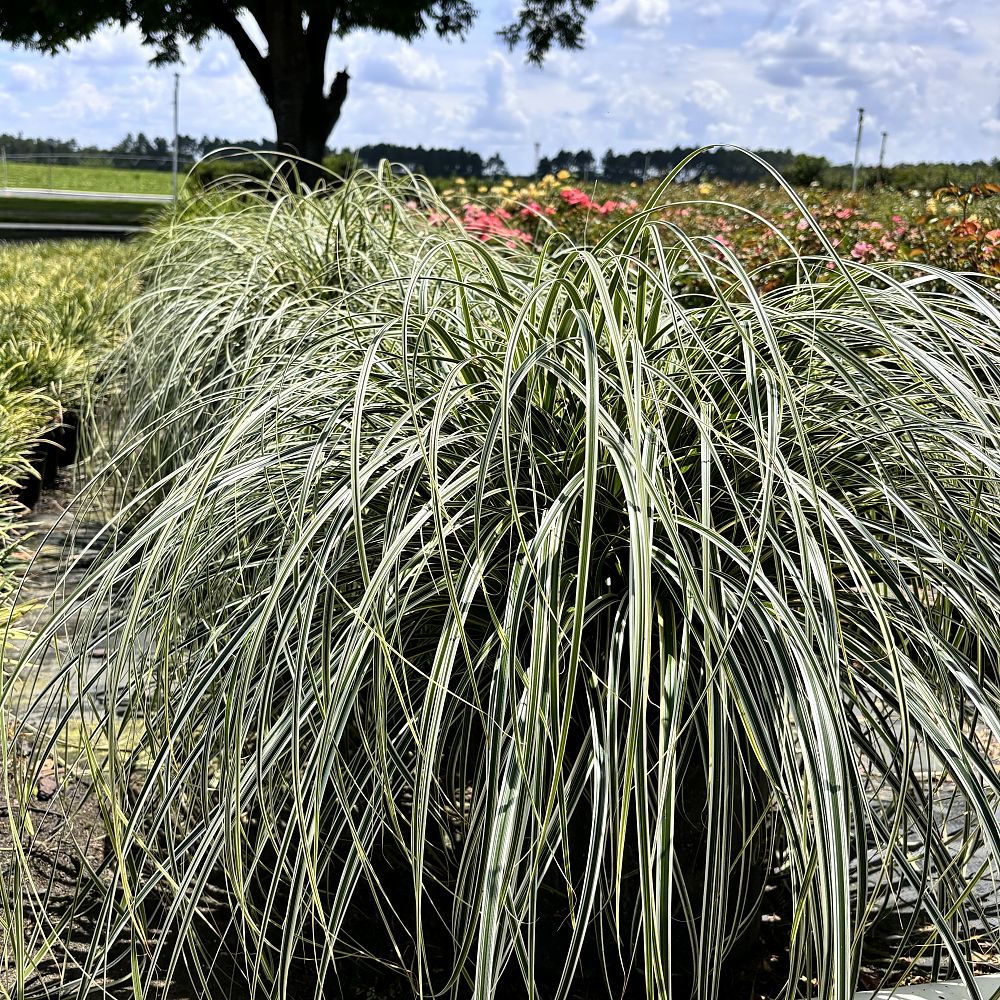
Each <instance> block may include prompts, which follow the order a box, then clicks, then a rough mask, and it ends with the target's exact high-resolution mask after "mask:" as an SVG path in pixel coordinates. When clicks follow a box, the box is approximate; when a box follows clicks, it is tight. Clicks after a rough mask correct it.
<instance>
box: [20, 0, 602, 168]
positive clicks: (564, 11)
mask: <svg viewBox="0 0 1000 1000" xmlns="http://www.w3.org/2000/svg"><path fill="white" fill-rule="evenodd" d="M595 3H596V0H522V4H521V6H520V8H519V10H518V12H517V16H516V18H515V19H514V21H513V22H512V23H510V24H508V25H507V26H505V27H504V28H503V29H502V30H501V31H500V35H501V37H502V38H503V39H504V41H505V42H506V43H507V44H508V45H509V46H511V47H513V46H515V45H517V44H518V43H520V42H524V43H525V45H526V49H527V57H528V59H529V60H531V61H532V62H535V63H539V64H540V63H541V61H542V59H543V58H544V56H545V54H546V52H547V51H548V50H549V49H550V48H551V47H552V46H553V45H559V46H562V47H564V48H579V46H580V45H581V43H582V39H583V25H584V19H585V17H586V15H587V13H588V12H589V11H590V10H592V9H593V7H594V5H595ZM477 14H478V10H477V9H476V7H475V6H474V5H473V3H472V2H471V0H301V2H291V0H289V2H284V0H243V2H240V0H171V2H169V3H167V2H163V0H160V2H156V0H87V3H86V4H78V3H73V2H68V0H28V2H25V0H0V39H2V40H4V41H7V42H11V43H13V44H15V45H24V46H27V47H30V48H34V49H39V50H41V51H43V52H50V53H53V54H55V53H57V52H59V51H61V50H62V49H64V48H65V47H66V46H67V45H68V44H69V43H70V42H73V41H77V40H79V39H82V38H88V37H90V36H91V35H92V34H93V33H94V32H95V31H97V30H98V29H99V28H101V27H103V26H105V25H108V24H119V25H121V26H122V27H124V26H126V25H128V24H137V25H138V26H139V29H140V31H141V32H142V37H143V40H144V42H145V43H146V44H147V45H149V46H151V47H152V49H153V50H154V56H153V61H154V62H155V63H158V64H163V63H170V62H175V61H177V60H178V59H179V58H180V46H181V43H182V42H189V43H191V44H193V45H199V44H200V43H201V42H203V41H204V39H205V38H206V37H207V36H208V35H209V34H210V33H211V32H213V31H218V32H221V33H222V34H224V35H226V36H228V37H229V38H230V39H231V40H232V42H233V44H234V45H235V46H236V50H237V51H238V52H239V54H240V58H241V59H242V60H243V62H244V63H245V64H246V66H247V69H249V71H250V73H251V74H252V76H253V78H254V80H256V81H257V85H258V86H259V87H260V92H261V94H263V96H264V100H265V101H266V102H267V106H268V107H269V108H270V109H271V113H272V114H273V115H274V124H275V129H276V137H277V141H278V145H279V148H282V149H287V150H290V151H294V152H295V153H297V154H299V155H301V156H303V157H305V158H306V159H308V160H313V161H316V162H318V161H319V160H321V159H322V156H323V151H324V149H325V146H326V141H327V139H328V138H329V136H330V133H331V132H332V131H333V127H334V125H336V123H337V119H338V118H339V117H340V111H341V108H342V107H343V104H344V100H345V99H346V97H347V82H348V79H349V77H348V72H347V69H346V68H345V69H342V70H339V71H338V72H337V73H335V74H334V76H333V79H332V80H330V81H328V80H327V78H326V72H325V69H326V55H327V48H328V46H329V44H330V39H331V38H334V37H337V38H343V37H344V36H345V35H348V34H350V33H351V32H354V31H360V30H364V29H369V30H373V31H378V32H385V33H387V34H391V35H396V36H398V37H399V38H404V39H406V40H408V41H409V40H412V39H414V38H417V37H419V36H420V35H422V34H423V33H424V32H426V31H428V30H431V29H433V30H434V31H436V32H437V33H438V34H439V35H441V36H442V37H444V38H462V37H463V36H464V35H465V33H466V32H467V31H468V29H469V27H470V26H471V25H472V22H473V21H474V20H475V18H476V16H477ZM252 24H255V25H256V26H257V28H258V29H259V34H260V36H262V37H263V40H264V46H263V47H262V46H260V45H258V43H257V41H256V40H255V35H256V34H257V33H256V32H254V31H252V30H248V28H250V27H251V25H252ZM387 138H388V137H387Z"/></svg>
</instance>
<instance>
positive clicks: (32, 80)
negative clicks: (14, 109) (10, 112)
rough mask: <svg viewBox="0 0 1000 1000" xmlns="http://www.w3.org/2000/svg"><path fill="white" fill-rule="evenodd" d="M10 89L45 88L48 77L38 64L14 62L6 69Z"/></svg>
mask: <svg viewBox="0 0 1000 1000" xmlns="http://www.w3.org/2000/svg"><path fill="white" fill-rule="evenodd" d="M7 72H8V75H9V78H10V81H11V84H12V87H11V89H12V90H31V91H38V90H45V89H46V87H48V85H49V77H48V76H47V75H46V73H45V72H44V71H43V70H42V69H41V68H40V67H38V66H29V65H27V64H26V63H14V65H13V66H10V67H9V68H8V70H7Z"/></svg>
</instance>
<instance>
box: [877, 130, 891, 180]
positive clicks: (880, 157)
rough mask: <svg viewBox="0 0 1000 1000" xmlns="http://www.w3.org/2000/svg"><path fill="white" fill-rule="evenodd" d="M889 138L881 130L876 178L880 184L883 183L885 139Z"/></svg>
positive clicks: (886, 133) (887, 134)
mask: <svg viewBox="0 0 1000 1000" xmlns="http://www.w3.org/2000/svg"><path fill="white" fill-rule="evenodd" d="M888 138H889V133H888V132H885V131H883V132H882V145H881V146H880V147H879V151H878V179H879V183H880V184H884V183H885V140H886V139H888Z"/></svg>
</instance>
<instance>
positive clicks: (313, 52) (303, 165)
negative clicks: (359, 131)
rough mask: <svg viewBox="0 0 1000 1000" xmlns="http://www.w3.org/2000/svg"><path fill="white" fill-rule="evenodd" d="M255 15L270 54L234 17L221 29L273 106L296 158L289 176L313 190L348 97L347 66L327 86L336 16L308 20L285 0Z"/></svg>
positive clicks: (282, 146) (281, 135)
mask: <svg viewBox="0 0 1000 1000" xmlns="http://www.w3.org/2000/svg"><path fill="white" fill-rule="evenodd" d="M254 16H255V19H256V21H257V23H258V26H259V27H260V29H261V32H262V33H263V35H264V38H265V39H266V40H267V54H266V55H265V54H263V53H261V52H260V51H259V50H258V48H257V46H256V45H255V44H254V42H253V41H252V40H251V39H250V37H249V36H248V35H247V33H246V31H245V30H244V29H243V27H242V25H241V24H240V23H239V21H238V20H237V19H236V18H235V16H232V17H229V18H228V19H220V23H219V27H220V28H221V29H222V30H223V31H225V32H226V34H228V35H229V36H230V38H232V40H233V42H234V43H235V44H236V48H237V50H238V51H239V53H240V58H242V60H243V62H244V63H246V65H247V68H248V69H249V70H250V72H251V74H252V75H253V77H254V80H256V82H257V85H258V86H259V87H260V90H261V93H262V94H263V96H264V100H265V101H266V102H267V106H268V107H269V108H270V109H271V114H272V115H273V116H274V125H275V129H276V132H277V135H276V138H277V148H278V150H279V151H281V152H283V153H288V154H290V156H291V157H294V158H295V159H293V160H292V161H291V162H292V164H293V169H292V170H290V171H289V172H288V177H289V179H290V180H292V181H293V182H297V183H298V184H301V185H302V186H303V187H309V188H313V187H315V185H316V183H317V181H319V179H320V178H321V177H322V176H323V172H322V169H321V164H322V162H323V154H324V153H325V151H326V140H327V139H328V138H329V136H330V133H331V132H332V131H333V127H334V125H336V124H337V120H338V119H339V118H340V109H341V108H342V107H343V104H344V101H345V99H346V98H347V82H348V80H349V76H348V74H347V70H340V71H339V72H338V73H337V74H336V75H335V76H334V78H333V83H332V84H331V85H330V88H329V90H327V89H326V87H325V81H324V73H325V63H326V50H327V45H328V43H329V41H330V34H331V32H332V30H333V16H332V15H329V14H328V15H322V14H317V15H315V16H314V17H311V18H310V19H309V20H308V23H304V21H303V17H302V11H301V7H299V5H297V4H288V3H284V2H261V3H259V4H258V5H257V9H256V11H255V15H254Z"/></svg>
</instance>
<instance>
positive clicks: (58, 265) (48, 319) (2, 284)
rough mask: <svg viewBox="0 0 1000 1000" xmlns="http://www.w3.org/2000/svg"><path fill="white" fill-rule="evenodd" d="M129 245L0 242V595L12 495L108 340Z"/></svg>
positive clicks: (5, 578)
mask: <svg viewBox="0 0 1000 1000" xmlns="http://www.w3.org/2000/svg"><path fill="white" fill-rule="evenodd" d="M130 256H131V250H130V248H129V247H127V246H125V245H122V244H113V243H101V244H95V243H85V242H66V243H48V244H42V243H40V244H22V245H13V244H11V245H8V246H2V245H0V603H2V602H3V600H4V597H3V596H2V595H9V593H10V588H11V585H12V575H11V567H10V563H9V557H10V555H11V551H12V547H13V544H14V536H13V534H12V529H13V524H14V519H15V517H16V516H17V515H18V514H19V513H20V511H19V509H18V505H17V504H15V503H14V502H13V500H12V496H13V493H14V491H15V489H16V487H17V484H18V483H19V482H20V481H22V480H23V479H24V478H25V477H26V476H30V475H31V471H30V466H29V458H30V455H31V452H32V450H33V448H34V446H35V444H36V443H37V442H38V440H39V439H40V438H41V437H44V435H45V433H46V431H47V429H48V428H50V427H52V426H53V425H54V424H57V423H58V422H59V421H60V420H61V415H62V413H63V412H64V410H65V409H66V408H72V407H75V406H77V405H78V404H79V402H80V400H81V397H82V394H83V392H84V388H85V385H86V381H87V377H88V369H89V367H90V366H91V365H92V363H93V362H94V361H95V360H96V359H97V358H98V357H99V356H100V354H101V353H102V352H104V351H106V350H107V349H108V348H109V347H110V346H111V344H112V341H113V340H114V337H115V331H116V330H117V325H116V317H117V315H118V314H119V312H120V310H121V309H122V307H123V305H124V303H125V302H126V301H127V299H128V295H129V293H130V292H131V291H132V290H133V289H132V286H130V284H129V281H128V279H127V277H125V275H126V274H127V269H126V266H125V265H126V262H127V261H128V259H129V258H130Z"/></svg>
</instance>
